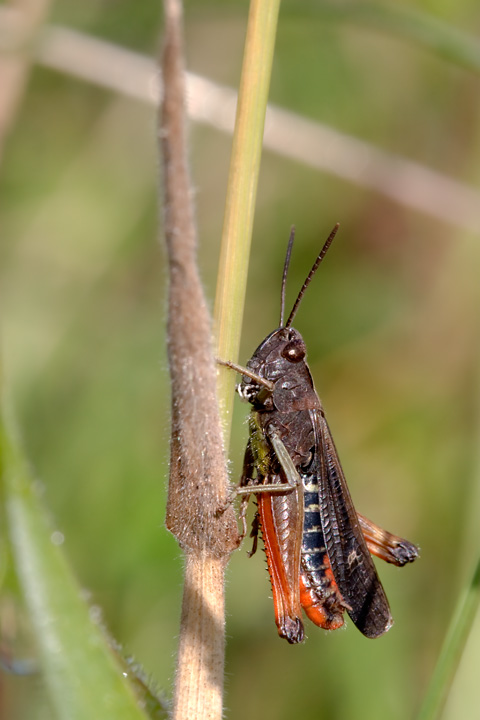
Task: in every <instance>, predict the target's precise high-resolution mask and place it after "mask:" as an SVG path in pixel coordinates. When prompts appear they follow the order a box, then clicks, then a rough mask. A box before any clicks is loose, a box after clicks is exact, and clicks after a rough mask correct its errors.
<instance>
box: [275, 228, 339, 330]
mask: <svg viewBox="0 0 480 720" xmlns="http://www.w3.org/2000/svg"><path fill="white" fill-rule="evenodd" d="M339 227H340V223H337V224H336V225H335V227H334V228H333V230H332V232H331V233H330V235H329V236H328V238H327V241H326V243H325V245H324V246H323V248H322V249H321V250H320V253H319V254H318V257H317V259H316V260H315V262H314V263H313V267H312V269H311V270H310V272H309V273H308V275H307V278H306V280H305V282H304V283H303V285H302V287H301V289H300V292H299V293H298V295H297V299H296V300H295V304H294V306H293V308H292V311H291V313H290V315H289V316H288V320H287V322H286V323H285V326H284V327H286V328H288V327H290V325H291V324H292V322H293V318H294V317H295V315H296V313H297V310H298V306H299V305H300V302H301V300H302V298H303V296H304V295H305V291H306V289H307V288H308V286H309V285H310V283H311V281H312V278H313V276H314V275H315V273H316V272H317V270H318V266H319V265H320V263H321V262H322V260H323V258H324V257H325V255H326V254H327V250H328V248H329V247H330V245H331V244H332V242H333V238H334V237H335V235H336V234H337V230H338V228H339ZM289 249H290V245H289ZM290 252H291V249H290ZM287 257H289V256H288V250H287Z"/></svg>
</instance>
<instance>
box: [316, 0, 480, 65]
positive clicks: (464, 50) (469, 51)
mask: <svg viewBox="0 0 480 720" xmlns="http://www.w3.org/2000/svg"><path fill="white" fill-rule="evenodd" d="M304 7H305V6H304V5H303V4H302V10H303V9H304ZM310 9H311V11H312V13H314V14H315V15H321V16H322V18H324V19H329V20H335V21H337V20H340V21H344V22H349V23H355V24H356V25H363V26H364V27H369V28H374V29H377V30H380V31H381V32H385V33H389V34H391V35H395V36H396V37H398V38H399V39H401V40H407V41H413V42H415V43H416V44H417V45H419V46H422V47H424V48H426V49H428V50H430V51H432V52H434V53H435V54H436V55H438V56H439V57H442V58H443V59H444V60H447V61H449V62H451V63H455V64H456V65H460V66H462V67H464V68H466V69H467V70H472V71H473V72H476V73H478V72H480V44H479V42H478V38H477V37H475V36H474V35H471V34H469V33H466V32H464V31H463V30H461V29H459V28H456V27H453V26H452V25H451V24H449V23H447V22H445V21H444V20H442V19H440V18H437V17H435V16H434V15H432V14H429V13H426V12H422V11H421V10H417V9H414V8H410V7H407V6H406V5H404V4H401V3H395V4H393V3H388V4H387V3H383V4H380V3H375V2H374V3H370V2H366V3H362V2H357V0H354V1H352V0H350V1H349V2H342V3H337V2H335V3H333V2H326V3H319V2H316V1H315V2H314V3H311V4H310Z"/></svg>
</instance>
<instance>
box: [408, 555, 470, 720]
mask: <svg viewBox="0 0 480 720" xmlns="http://www.w3.org/2000/svg"><path fill="white" fill-rule="evenodd" d="M479 600H480V558H479V560H478V562H477V566H476V568H475V572H474V574H473V577H472V580H471V582H470V585H469V586H468V587H467V589H466V591H465V592H464V594H463V596H462V597H461V599H460V601H459V603H458V606H457V609H456V611H455V614H454V616H453V620H452V623H451V625H450V627H449V629H448V632H447V635H446V637H445V640H444V643H443V647H442V650H441V652H440V656H439V658H438V661H437V665H436V667H435V670H434V673H433V677H432V679H431V681H430V685H429V687H428V690H427V693H426V695H425V698H424V701H423V704H422V707H421V709H420V713H419V715H418V720H437V718H440V716H441V712H442V710H443V708H444V705H445V701H446V699H447V697H448V693H449V691H450V687H451V685H452V681H453V678H454V677H455V673H456V671H457V668H458V664H459V662H460V659H461V657H462V653H463V650H464V648H465V645H466V642H467V639H468V635H469V633H470V630H471V628H472V626H473V621H474V619H475V614H476V612H477V609H478V605H479Z"/></svg>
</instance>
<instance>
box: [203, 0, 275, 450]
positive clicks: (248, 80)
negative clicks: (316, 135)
mask: <svg viewBox="0 0 480 720" xmlns="http://www.w3.org/2000/svg"><path fill="white" fill-rule="evenodd" d="M279 8H280V0H252V2H251V4H250V12H249V17H248V26H247V34H246V40H245V50H244V58H243V67H242V75H241V80H240V88H239V93H238V103H237V115H236V120H235V131H234V135H233V146H232V157H231V162H230V174H229V179H228V187H227V199H226V206H225V218H224V224H223V234H222V246H221V251H220V263H219V271H218V282H217V294H216V301H215V311H214V327H215V335H216V341H217V344H216V347H217V356H218V357H219V358H221V359H222V360H231V361H233V362H236V361H237V359H238V352H239V348H240V332H241V326H242V320H243V306H244V302H245V294H246V287H247V274H248V262H249V256H250V243H251V237H252V228H253V215H254V208H255V198H256V193H257V184H258V175H259V171H260V158H261V152H262V142H263V130H264V125H265V113H266V109H267V100H268V91H269V87H270V77H271V71H272V62H273V52H274V47H275V35H276V29H277V20H278V12H279ZM233 391H234V384H233V377H232V373H231V371H228V370H227V369H225V368H220V369H219V380H218V396H219V401H220V411H221V413H222V419H223V424H224V434H225V435H224V437H225V447H228V442H229V434H230V418H231V412H232V405H233Z"/></svg>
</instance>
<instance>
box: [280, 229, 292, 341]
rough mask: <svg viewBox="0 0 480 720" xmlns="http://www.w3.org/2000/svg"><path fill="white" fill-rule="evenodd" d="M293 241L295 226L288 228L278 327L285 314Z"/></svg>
mask: <svg viewBox="0 0 480 720" xmlns="http://www.w3.org/2000/svg"><path fill="white" fill-rule="evenodd" d="M294 240H295V225H292V227H291V228H290V237H289V239H288V246H287V254H286V255H285V262H284V264H283V277H282V294H281V295H280V325H279V327H283V316H284V314H285V286H286V284H287V274H288V266H289V265H290V257H291V255H292V247H293V241H294Z"/></svg>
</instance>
